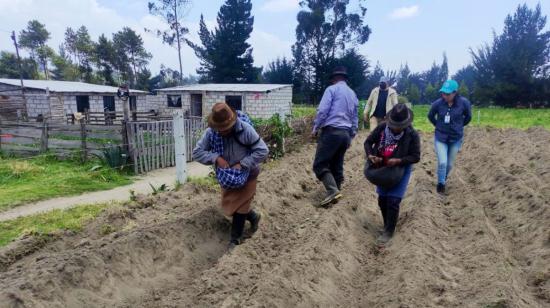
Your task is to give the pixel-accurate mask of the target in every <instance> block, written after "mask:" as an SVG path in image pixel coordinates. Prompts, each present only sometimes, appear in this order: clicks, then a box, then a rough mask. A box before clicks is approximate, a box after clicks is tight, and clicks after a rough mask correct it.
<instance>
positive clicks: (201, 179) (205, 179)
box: [187, 176, 220, 189]
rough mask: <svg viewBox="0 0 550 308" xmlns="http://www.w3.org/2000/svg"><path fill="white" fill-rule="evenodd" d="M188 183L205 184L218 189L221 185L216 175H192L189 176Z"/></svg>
mask: <svg viewBox="0 0 550 308" xmlns="http://www.w3.org/2000/svg"><path fill="white" fill-rule="evenodd" d="M187 183H193V184H195V185H199V186H204V187H208V188H212V189H218V187H220V185H219V184H218V180H216V178H215V177H214V176H190V177H188V178H187Z"/></svg>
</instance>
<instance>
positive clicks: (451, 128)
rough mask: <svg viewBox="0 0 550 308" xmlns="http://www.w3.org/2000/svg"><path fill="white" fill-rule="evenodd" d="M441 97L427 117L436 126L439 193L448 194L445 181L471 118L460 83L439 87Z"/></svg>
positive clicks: (469, 107) (447, 83)
mask: <svg viewBox="0 0 550 308" xmlns="http://www.w3.org/2000/svg"><path fill="white" fill-rule="evenodd" d="M439 91H440V92H441V98H439V99H438V100H436V101H435V102H433V103H432V107H431V109H430V112H429V113H428V119H429V120H430V122H432V124H433V125H434V126H435V139H434V144H435V153H436V155H437V192H438V193H441V194H443V193H445V183H446V181H447V177H448V176H449V173H450V172H451V169H452V168H453V164H454V162H455V159H456V155H457V154H458V151H459V150H460V147H461V146H462V141H463V138H464V126H466V125H468V123H470V120H472V107H471V104H470V101H468V99H466V98H465V97H463V96H460V95H459V94H458V93H457V91H458V83H457V82H456V81H454V80H447V81H445V83H444V84H443V86H442V87H441V89H440V90H439Z"/></svg>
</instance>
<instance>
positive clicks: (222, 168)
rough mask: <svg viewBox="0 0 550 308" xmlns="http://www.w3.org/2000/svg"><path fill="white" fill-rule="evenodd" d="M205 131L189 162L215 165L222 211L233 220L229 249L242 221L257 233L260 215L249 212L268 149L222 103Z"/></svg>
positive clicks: (238, 237)
mask: <svg viewBox="0 0 550 308" xmlns="http://www.w3.org/2000/svg"><path fill="white" fill-rule="evenodd" d="M208 126H209V128H208V129H207V130H206V131H205V132H204V135H203V136H202V138H201V139H200V140H199V142H198V143H197V146H196V147H195V149H194V150H193V159H194V160H195V161H198V162H199V163H201V164H205V165H215V167H216V168H215V170H216V178H217V180H218V182H219V183H220V186H221V188H222V200H221V205H222V210H223V212H224V214H225V215H227V216H232V217H233V223H232V226H231V240H230V242H229V249H233V248H234V247H235V246H236V245H239V244H240V243H241V241H242V238H243V231H244V225H245V222H246V220H248V221H249V222H250V226H251V227H250V231H251V233H254V232H256V231H257V230H258V224H259V222H260V218H261V214H260V213H259V212H256V211H255V210H254V209H252V200H253V199H254V195H255V194H256V184H257V182H258V175H259V173H260V164H261V163H262V162H264V161H265V159H266V158H267V156H268V154H269V149H268V148H267V145H266V144H265V142H264V141H263V140H262V138H260V136H259V135H258V133H257V132H256V130H254V128H253V127H252V126H251V125H249V124H248V123H246V122H245V121H244V120H241V118H239V114H238V112H236V111H234V110H233V109H231V107H229V106H228V105H227V104H226V103H217V104H214V106H213V107H212V113H210V115H209V117H208Z"/></svg>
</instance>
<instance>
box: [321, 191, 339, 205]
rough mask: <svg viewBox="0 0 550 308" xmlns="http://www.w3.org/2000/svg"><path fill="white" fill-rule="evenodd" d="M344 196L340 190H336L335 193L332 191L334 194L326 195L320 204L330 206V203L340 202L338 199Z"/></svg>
mask: <svg viewBox="0 0 550 308" xmlns="http://www.w3.org/2000/svg"><path fill="white" fill-rule="evenodd" d="M342 197H343V196H342V194H341V193H340V192H339V191H338V192H335V193H332V194H329V195H328V196H326V197H325V199H323V200H322V201H321V203H320V204H319V206H321V207H328V206H329V205H331V204H333V203H336V202H338V200H339V199H341V198H342Z"/></svg>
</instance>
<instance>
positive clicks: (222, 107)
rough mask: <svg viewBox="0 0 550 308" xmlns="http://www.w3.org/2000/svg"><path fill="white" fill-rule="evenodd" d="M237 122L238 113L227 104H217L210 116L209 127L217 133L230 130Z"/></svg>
mask: <svg viewBox="0 0 550 308" xmlns="http://www.w3.org/2000/svg"><path fill="white" fill-rule="evenodd" d="M235 122H237V113H236V112H235V111H233V109H231V107H229V105H227V104H226V103H216V104H214V106H212V112H211V113H210V115H209V116H208V126H209V127H210V128H212V129H214V130H216V131H225V130H229V129H230V128H231V127H233V125H235Z"/></svg>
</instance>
